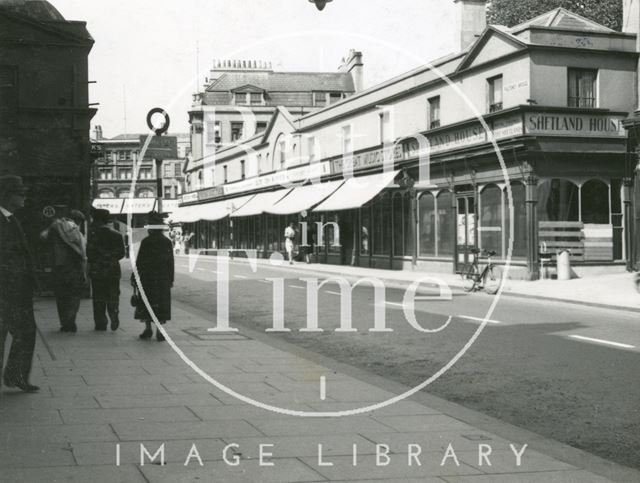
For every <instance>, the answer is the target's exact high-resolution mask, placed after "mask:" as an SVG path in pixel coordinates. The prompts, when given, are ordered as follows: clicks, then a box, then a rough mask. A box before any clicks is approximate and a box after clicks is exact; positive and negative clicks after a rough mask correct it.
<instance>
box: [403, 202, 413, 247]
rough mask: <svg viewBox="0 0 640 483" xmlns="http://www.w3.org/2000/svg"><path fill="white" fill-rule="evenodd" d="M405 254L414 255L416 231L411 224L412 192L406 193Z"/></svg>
mask: <svg viewBox="0 0 640 483" xmlns="http://www.w3.org/2000/svg"><path fill="white" fill-rule="evenodd" d="M403 204H404V256H405V257H410V256H412V255H413V250H414V243H413V234H414V233H415V231H414V230H415V227H412V226H411V194H410V193H408V192H407V193H405V194H404V203H403Z"/></svg>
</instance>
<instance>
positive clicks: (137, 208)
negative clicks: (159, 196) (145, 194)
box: [121, 198, 156, 215]
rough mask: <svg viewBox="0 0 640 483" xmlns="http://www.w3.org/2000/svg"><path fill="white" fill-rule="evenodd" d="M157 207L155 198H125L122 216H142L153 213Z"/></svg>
mask: <svg viewBox="0 0 640 483" xmlns="http://www.w3.org/2000/svg"><path fill="white" fill-rule="evenodd" d="M155 206H156V199H155V198H124V204H123V205H122V211H121V214H122V215H128V214H129V213H131V214H132V215H141V214H146V213H149V212H150V211H153V210H154V209H155Z"/></svg>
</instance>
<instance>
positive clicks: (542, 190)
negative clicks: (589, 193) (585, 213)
mask: <svg viewBox="0 0 640 483" xmlns="http://www.w3.org/2000/svg"><path fill="white" fill-rule="evenodd" d="M538 220H539V221H578V187H577V186H576V185H575V184H573V183H572V182H570V181H567V180H564V179H552V180H550V181H545V182H543V183H541V184H540V185H539V186H538Z"/></svg>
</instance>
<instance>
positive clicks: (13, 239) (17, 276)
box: [0, 175, 40, 392]
mask: <svg viewBox="0 0 640 483" xmlns="http://www.w3.org/2000/svg"><path fill="white" fill-rule="evenodd" d="M25 195H26V188H25V186H24V185H23V184H22V178H20V177H19V176H9V175H6V176H0V372H2V371H1V370H2V365H3V362H4V346H5V341H6V338H7V333H9V334H11V349H10V351H9V357H8V359H7V364H6V366H5V367H4V377H3V380H4V384H5V386H7V387H17V388H19V389H22V390H23V391H25V392H35V391H38V390H39V389H40V388H39V387H38V386H34V385H33V384H31V383H30V382H29V376H30V374H31V365H32V363H33V352H34V349H35V345H36V321H35V317H34V314H33V288H34V286H35V272H34V267H33V260H32V258H31V255H30V253H29V249H28V247H27V241H26V239H25V235H24V232H23V231H22V227H21V226H20V222H18V220H17V219H16V218H15V216H14V215H13V214H14V212H15V211H16V210H19V209H21V208H24V201H25Z"/></svg>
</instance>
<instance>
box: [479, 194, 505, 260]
mask: <svg viewBox="0 0 640 483" xmlns="http://www.w3.org/2000/svg"><path fill="white" fill-rule="evenodd" d="M480 206H481V213H480V246H481V247H482V248H483V249H484V250H494V251H496V252H498V256H502V190H500V188H498V187H497V186H488V187H487V188H485V189H484V190H483V191H482V193H481V194H480Z"/></svg>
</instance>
